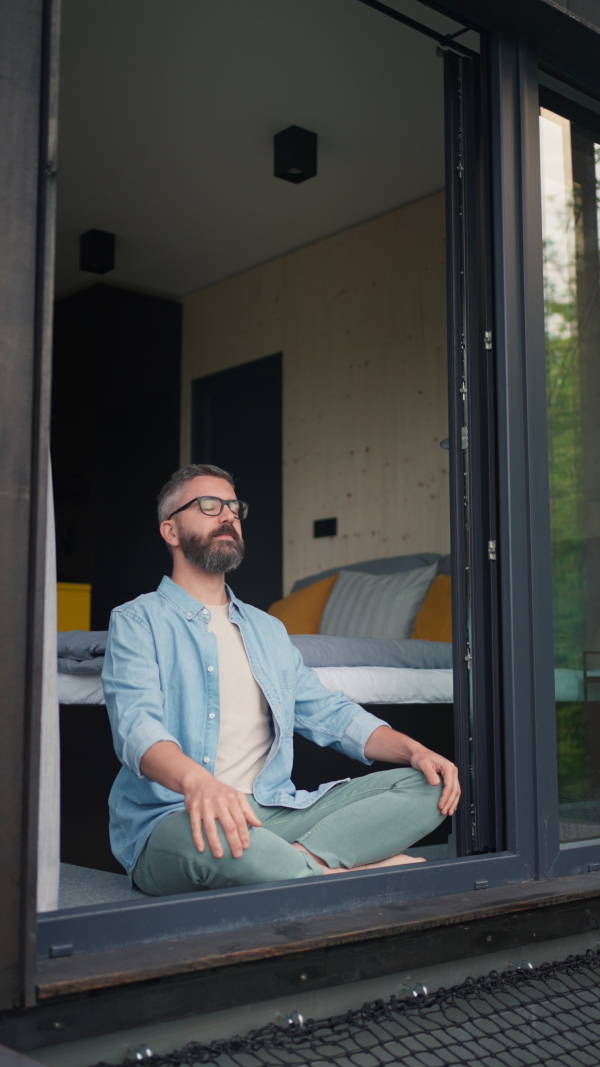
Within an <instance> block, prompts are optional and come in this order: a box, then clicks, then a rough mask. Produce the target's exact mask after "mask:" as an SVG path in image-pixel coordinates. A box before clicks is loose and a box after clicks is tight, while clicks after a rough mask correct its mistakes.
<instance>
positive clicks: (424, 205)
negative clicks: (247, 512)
mask: <svg viewBox="0 0 600 1067" xmlns="http://www.w3.org/2000/svg"><path fill="white" fill-rule="evenodd" d="M183 306H184V310H183V361H182V410H181V428H182V430H181V460H182V462H183V463H187V462H189V460H190V431H191V426H190V416H191V382H192V380H193V379H194V378H197V377H200V376H201V375H204V374H211V373H213V372H214V371H217V370H223V369H225V368H227V367H233V366H236V365H238V364H240V363H244V362H246V361H247V360H251V359H257V358H259V357H261V356H265V355H269V354H271V353H274V352H278V351H282V352H283V456H284V464H283V501H284V562H283V567H284V581H283V587H284V591H285V592H288V591H289V589H290V587H291V585H292V583H293V582H294V581H295V580H296V578H300V577H303V576H304V575H307V574H312V573H315V572H317V571H319V570H321V569H324V568H326V567H334V566H337V565H340V566H343V565H344V564H348V563H355V562H358V561H360V560H361V559H371V558H375V557H382V556H389V555H396V554H400V553H406V552H413V551H437V552H442V553H445V552H448V551H449V547H450V546H449V538H450V533H449V496H448V493H449V490H448V454H447V452H444V451H442V450H440V447H439V443H440V441H441V440H442V439H443V438H444V437H446V436H447V433H448V401H447V368H446V362H447V360H446V308H445V232H444V194H443V193H436V194H434V195H433V196H428V197H426V198H424V199H423V200H419V201H417V202H415V203H413V204H409V205H408V206H406V207H402V208H399V209H398V210H396V211H393V212H391V213H389V214H387V215H384V216H381V217H379V218H377V219H374V220H372V221H370V222H367V223H363V224H361V225H359V226H355V227H352V228H351V229H348V230H345V231H344V232H342V233H340V234H337V235H336V236H334V237H329V238H326V239H325V240H323V241H319V242H317V243H315V244H312V245H309V246H308V247H306V248H301V249H299V250H297V251H295V252H292V253H290V254H289V255H286V256H282V257H281V258H280V259H277V260H274V261H272V262H270V263H267V264H265V265H263V266H260V267H256V268H254V269H253V270H250V271H247V272H245V273H244V274H241V275H239V276H237V277H235V278H232V279H230V280H228V281H224V282H221V283H219V284H217V285H213V286H210V287H208V288H206V289H203V290H200V291H199V292H196V293H192V294H191V295H190V296H188V297H186V298H184V301H183ZM223 417H224V418H226V417H227V415H226V412H224V413H223ZM256 417H257V418H260V412H259V411H257V413H256ZM233 473H234V474H235V471H234V472H233ZM238 489H239V492H240V494H241V495H243V486H241V485H240V486H239V487H238ZM334 516H335V517H337V520H338V536H337V537H327V538H318V539H314V538H313V536H312V533H313V527H312V524H313V520H314V519H320V518H330V517H334Z"/></svg>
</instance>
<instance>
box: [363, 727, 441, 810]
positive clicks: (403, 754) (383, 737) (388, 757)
mask: <svg viewBox="0 0 600 1067" xmlns="http://www.w3.org/2000/svg"><path fill="white" fill-rule="evenodd" d="M365 756H366V757H367V759H372V760H385V762H386V763H410V765H411V767H414V769H415V770H416V771H421V774H424V775H425V778H426V779H427V781H428V782H429V784H430V785H439V782H440V778H441V779H442V781H443V783H444V788H443V790H442V795H441V797H440V800H439V804H438V807H439V809H440V811H441V813H442V815H454V812H455V811H456V809H457V807H458V801H459V798H460V785H459V782H458V771H457V769H456V767H455V766H454V764H453V763H452V762H451V761H450V760H449V759H445V757H444V756H439V755H438V754H437V752H432V751H431V749H430V748H425V746H424V745H420V744H419V742H418V741H413V739H412V737H407V736H406V734H401V733H399V731H398V730H392V729H390V727H388V726H378V727H377V729H376V730H373V733H372V734H371V736H370V738H369V740H368V741H367V743H366V745H365Z"/></svg>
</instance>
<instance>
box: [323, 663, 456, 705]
mask: <svg viewBox="0 0 600 1067" xmlns="http://www.w3.org/2000/svg"><path fill="white" fill-rule="evenodd" d="M313 670H314V671H315V674H317V675H318V676H319V678H320V680H321V682H322V683H323V685H324V686H325V688H326V689H331V690H333V691H334V692H340V693H344V694H345V695H346V696H347V697H348V699H349V700H354V701H356V703H357V704H451V703H452V671H451V670H414V669H413V668H410V667H314V668H313Z"/></svg>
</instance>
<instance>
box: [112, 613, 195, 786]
mask: <svg viewBox="0 0 600 1067" xmlns="http://www.w3.org/2000/svg"><path fill="white" fill-rule="evenodd" d="M102 685H103V688H104V699H105V701H106V708H107V711H108V717H109V719H110V725H111V729H112V734H113V743H114V746H115V752H116V754H117V756H118V758H119V759H120V761H121V763H123V764H124V765H125V766H126V767H128V768H129V770H130V771H132V772H133V773H134V774H135V775H137V777H138V778H143V777H144V775H143V774H142V772H141V770H140V761H141V759H142V756H143V755H144V753H145V752H147V751H148V749H149V748H151V747H152V745H155V744H156V743H157V741H172V742H173V743H174V744H175V745H177V747H178V748H181V744H180V743H179V741H178V740H177V738H176V737H174V736H173V734H172V733H170V732H169V730H168V729H167V727H166V726H165V702H164V696H163V693H162V691H161V685H160V674H159V669H158V663H157V658H156V650H155V647H154V637H153V635H152V631H151V629H150V627H149V626H148V624H147V623H146V622H145V621H144V620H143V619H140V618H139V617H138V616H137V615H135V614H133V613H132V612H130V611H120V610H115V611H113V612H112V614H111V617H110V625H109V630H108V641H107V645H106V655H105V659H104V668H103V671H102Z"/></svg>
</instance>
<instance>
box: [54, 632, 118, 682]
mask: <svg viewBox="0 0 600 1067" xmlns="http://www.w3.org/2000/svg"><path fill="white" fill-rule="evenodd" d="M107 637H108V630H64V631H63V632H62V633H59V634H58V670H59V672H60V673H61V674H99V673H100V671H101V670H102V667H103V666H104V653H105V652H106V638H107Z"/></svg>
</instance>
